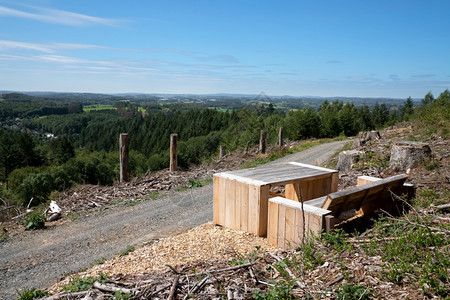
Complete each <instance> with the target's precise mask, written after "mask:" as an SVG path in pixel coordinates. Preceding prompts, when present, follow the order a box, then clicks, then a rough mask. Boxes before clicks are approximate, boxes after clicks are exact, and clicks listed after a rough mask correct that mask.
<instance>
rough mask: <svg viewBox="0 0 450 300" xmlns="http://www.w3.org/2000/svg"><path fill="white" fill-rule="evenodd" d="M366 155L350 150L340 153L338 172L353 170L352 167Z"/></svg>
mask: <svg viewBox="0 0 450 300" xmlns="http://www.w3.org/2000/svg"><path fill="white" fill-rule="evenodd" d="M363 154H364V152H362V151H357V150H348V151H342V152H341V153H339V161H338V163H337V166H336V170H338V171H340V172H347V171H349V170H350V169H351V168H352V165H353V164H354V163H355V162H357V161H358V160H359V158H360V157H361V156H362V155H363Z"/></svg>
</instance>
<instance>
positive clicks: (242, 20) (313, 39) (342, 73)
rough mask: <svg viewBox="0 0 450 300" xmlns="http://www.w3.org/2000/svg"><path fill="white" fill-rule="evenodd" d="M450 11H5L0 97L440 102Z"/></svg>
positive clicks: (31, 3) (200, 4)
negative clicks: (431, 98)
mask: <svg viewBox="0 0 450 300" xmlns="http://www.w3.org/2000/svg"><path fill="white" fill-rule="evenodd" d="M448 11H450V1H448V0H435V1H430V2H424V1H421V0H398V1H389V0H379V1H358V0H348V1H332V0H318V1H306V0H298V1H275V0H247V1H238V0H228V1H224V2H221V1H218V2H217V1H207V0H196V1H181V0H166V1H128V2H127V1H105V0H98V1H88V0H79V1H55V0H46V1H36V0H22V1H11V0H0V82H1V86H0V89H6V88H7V89H11V90H24V91H55V92H67V91H69V92H72V93H104V94H120V93H129V91H133V93H144V94H197V95H200V94H220V93H227V94H252V93H254V92H255V91H264V92H265V93H266V94H267V95H293V97H302V96H298V95H315V96H311V97H328V98H332V97H336V96H334V95H349V96H346V97H357V98H393V99H407V98H408V97H412V98H415V99H417V98H421V97H424V96H425V95H426V94H427V93H428V92H431V93H433V95H435V96H438V95H439V94H440V93H441V92H443V91H444V90H445V89H449V88H450V59H449V55H448V49H450V39H449V38H448V32H449V29H450V18H448ZM343 97H344V96H343Z"/></svg>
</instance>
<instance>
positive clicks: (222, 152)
mask: <svg viewBox="0 0 450 300" xmlns="http://www.w3.org/2000/svg"><path fill="white" fill-rule="evenodd" d="M225 149H226V148H225V146H224V145H221V146H220V153H219V159H222V158H224V157H225Z"/></svg>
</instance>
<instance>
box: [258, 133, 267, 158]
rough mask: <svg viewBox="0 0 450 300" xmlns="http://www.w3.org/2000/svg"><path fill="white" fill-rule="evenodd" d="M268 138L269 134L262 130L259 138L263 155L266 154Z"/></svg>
mask: <svg viewBox="0 0 450 300" xmlns="http://www.w3.org/2000/svg"><path fill="white" fill-rule="evenodd" d="M266 138H267V132H266V131H265V130H261V133H260V137H259V152H260V153H261V154H266Z"/></svg>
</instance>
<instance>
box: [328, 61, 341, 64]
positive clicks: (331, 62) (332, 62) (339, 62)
mask: <svg viewBox="0 0 450 300" xmlns="http://www.w3.org/2000/svg"><path fill="white" fill-rule="evenodd" d="M342 63H343V61H340V60H329V61H327V64H342Z"/></svg>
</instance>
